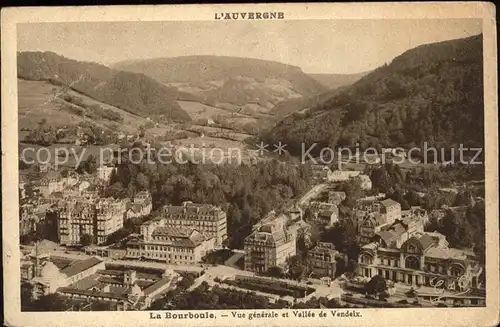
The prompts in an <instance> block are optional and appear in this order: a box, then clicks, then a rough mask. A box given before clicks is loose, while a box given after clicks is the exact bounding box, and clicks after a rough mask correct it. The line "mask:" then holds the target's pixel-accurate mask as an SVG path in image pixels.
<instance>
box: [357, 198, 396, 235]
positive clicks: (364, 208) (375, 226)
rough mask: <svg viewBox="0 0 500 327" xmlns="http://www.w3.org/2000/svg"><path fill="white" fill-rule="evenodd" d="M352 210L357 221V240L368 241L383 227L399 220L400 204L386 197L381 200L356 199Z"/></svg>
mask: <svg viewBox="0 0 500 327" xmlns="http://www.w3.org/2000/svg"><path fill="white" fill-rule="evenodd" d="M354 212H355V215H356V218H357V221H358V241H359V242H360V243H362V244H365V243H368V242H370V241H371V239H372V238H373V237H374V236H375V234H376V233H377V232H379V231H380V230H381V229H382V228H383V227H385V226H390V225H391V224H393V223H394V222H395V221H396V220H401V218H402V213H401V204H399V203H398V202H396V201H394V200H392V199H386V200H382V201H378V200H374V201H358V203H357V204H356V207H355V208H354Z"/></svg>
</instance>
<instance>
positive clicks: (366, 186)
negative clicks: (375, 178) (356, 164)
mask: <svg viewBox="0 0 500 327" xmlns="http://www.w3.org/2000/svg"><path fill="white" fill-rule="evenodd" d="M357 178H359V179H360V181H361V189H363V190H367V191H369V190H371V189H372V180H371V179H370V176H368V175H365V174H361V175H359V176H358V177H357Z"/></svg>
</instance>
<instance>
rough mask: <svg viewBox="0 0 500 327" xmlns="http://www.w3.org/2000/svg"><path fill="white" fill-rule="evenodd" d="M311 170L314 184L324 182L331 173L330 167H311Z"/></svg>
mask: <svg viewBox="0 0 500 327" xmlns="http://www.w3.org/2000/svg"><path fill="white" fill-rule="evenodd" d="M311 170H312V174H313V179H314V180H315V181H316V182H324V181H326V180H327V179H328V176H329V175H330V174H331V173H332V171H331V169H330V167H328V166H325V165H311Z"/></svg>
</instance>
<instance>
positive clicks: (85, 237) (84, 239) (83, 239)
mask: <svg viewBox="0 0 500 327" xmlns="http://www.w3.org/2000/svg"><path fill="white" fill-rule="evenodd" d="M80 244H81V245H82V246H87V245H90V244H92V236H91V235H89V234H82V235H81V236H80Z"/></svg>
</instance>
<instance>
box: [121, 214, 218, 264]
mask: <svg viewBox="0 0 500 327" xmlns="http://www.w3.org/2000/svg"><path fill="white" fill-rule="evenodd" d="M215 241H216V240H215V237H214V236H210V235H206V234H202V233H200V232H199V231H198V230H196V229H193V228H190V227H187V226H171V225H167V221H166V220H164V219H161V218H160V219H157V220H153V221H148V222H146V223H144V224H142V225H141V237H140V238H137V239H132V240H130V241H129V242H128V243H127V254H126V257H127V258H131V259H149V260H157V261H163V262H166V263H169V264H185V265H189V264H195V263H199V262H200V261H201V259H202V258H203V257H204V256H205V255H206V254H207V253H209V252H210V251H213V250H214V248H215V245H216V244H215V243H216V242H215Z"/></svg>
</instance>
